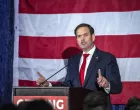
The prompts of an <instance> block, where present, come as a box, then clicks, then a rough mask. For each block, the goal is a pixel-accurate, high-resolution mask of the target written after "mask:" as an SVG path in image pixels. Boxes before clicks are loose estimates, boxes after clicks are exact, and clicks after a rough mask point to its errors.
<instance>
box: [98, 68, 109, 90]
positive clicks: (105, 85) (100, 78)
mask: <svg viewBox="0 0 140 110" xmlns="http://www.w3.org/2000/svg"><path fill="white" fill-rule="evenodd" d="M97 82H98V85H99V87H103V88H108V87H109V82H108V81H107V79H106V78H105V77H103V76H102V74H101V70H100V69H99V70H98V78H97Z"/></svg>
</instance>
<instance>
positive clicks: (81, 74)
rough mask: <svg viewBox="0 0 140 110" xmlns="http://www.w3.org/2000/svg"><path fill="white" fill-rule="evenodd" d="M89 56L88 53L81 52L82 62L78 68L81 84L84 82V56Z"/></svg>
mask: <svg viewBox="0 0 140 110" xmlns="http://www.w3.org/2000/svg"><path fill="white" fill-rule="evenodd" d="M88 56H89V54H83V57H84V59H83V63H82V65H81V69H80V83H81V85H82V86H83V84H84V73H85V68H86V58H87V57H88Z"/></svg>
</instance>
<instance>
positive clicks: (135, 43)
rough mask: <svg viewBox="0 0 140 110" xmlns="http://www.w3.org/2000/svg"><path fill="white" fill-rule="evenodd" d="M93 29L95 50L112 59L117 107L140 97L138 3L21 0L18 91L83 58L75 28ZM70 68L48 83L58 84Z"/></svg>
mask: <svg viewBox="0 0 140 110" xmlns="http://www.w3.org/2000/svg"><path fill="white" fill-rule="evenodd" d="M80 23H88V24H90V25H91V26H93V27H94V29H95V35H96V41H95V44H96V46H97V47H98V48H99V49H101V50H103V51H107V52H110V53H112V54H114V55H115V56H116V58H117V62H118V65H119V69H120V74H121V80H122V82H123V91H122V93H121V94H116V95H111V101H112V103H113V104H125V103H126V101H127V100H128V99H129V98H130V97H131V96H138V97H140V50H139V48H140V0H19V8H18V25H17V28H18V30H17V31H18V34H17V35H16V36H15V53H14V55H15V56H14V86H36V83H35V81H36V79H37V78H38V77H39V76H38V74H37V72H38V71H39V72H40V73H41V74H43V75H44V76H45V77H46V78H48V77H50V76H51V75H52V74H54V73H55V72H57V71H58V70H60V69H61V68H63V67H64V66H65V65H67V60H68V58H69V57H70V56H71V55H73V54H77V53H79V48H78V46H77V44H76V38H75V35H74V29H75V27H76V26H77V25H78V24H80ZM65 75H66V68H65V69H63V70H62V71H61V72H59V73H58V74H56V75H55V76H53V77H52V78H50V79H49V81H50V82H53V83H60V82H62V81H63V80H64V78H65Z"/></svg>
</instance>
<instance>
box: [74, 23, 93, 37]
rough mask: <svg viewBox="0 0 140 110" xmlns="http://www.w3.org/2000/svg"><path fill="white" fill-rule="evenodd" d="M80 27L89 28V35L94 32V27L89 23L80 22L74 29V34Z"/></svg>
mask: <svg viewBox="0 0 140 110" xmlns="http://www.w3.org/2000/svg"><path fill="white" fill-rule="evenodd" d="M81 27H87V28H88V29H89V32H90V34H91V35H92V34H94V28H93V27H92V26H91V25H89V24H86V23H81V24H79V25H78V26H77V27H76V28H75V30H74V34H75V35H76V32H77V30H78V29H79V28H81Z"/></svg>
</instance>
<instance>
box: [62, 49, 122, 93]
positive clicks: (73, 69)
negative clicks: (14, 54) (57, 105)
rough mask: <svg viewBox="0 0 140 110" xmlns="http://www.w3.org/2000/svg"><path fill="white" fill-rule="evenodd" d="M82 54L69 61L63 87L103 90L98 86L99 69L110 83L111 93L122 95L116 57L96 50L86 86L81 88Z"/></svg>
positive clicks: (87, 74) (85, 82)
mask: <svg viewBox="0 0 140 110" xmlns="http://www.w3.org/2000/svg"><path fill="white" fill-rule="evenodd" d="M81 55H82V53H80V54H78V55H74V56H72V57H71V58H70V59H69V60H68V70H67V75H66V78H65V81H64V82H63V83H62V85H63V86H68V87H83V88H86V89H90V90H103V91H104V89H103V88H99V86H98V84H97V77H98V69H101V73H102V75H103V76H104V77H105V78H106V79H107V80H108V81H109V83H110V93H113V94H115V93H120V92H121V91H122V83H121V78H120V72H119V68H118V65H117V62H116V58H115V56H113V55H112V54H110V53H108V52H104V51H101V50H99V49H98V48H96V50H95V52H94V54H93V56H92V59H91V61H90V63H89V66H88V68H87V73H86V76H85V81H84V85H83V86H81V84H80V80H79V63H80V58H81Z"/></svg>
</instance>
